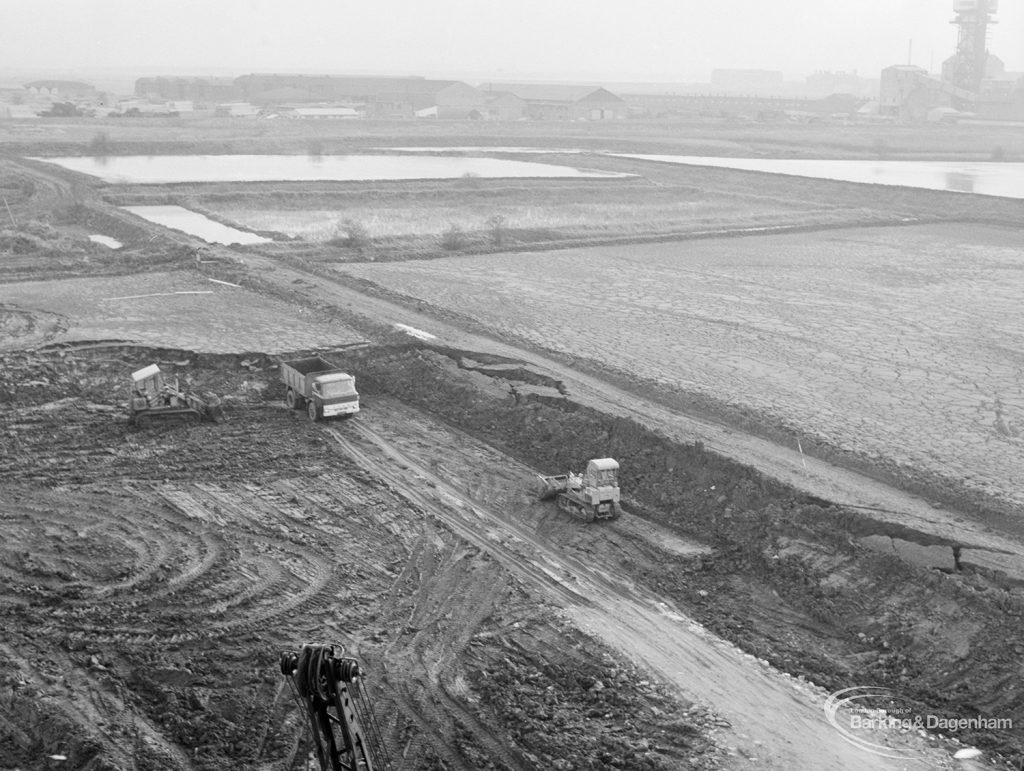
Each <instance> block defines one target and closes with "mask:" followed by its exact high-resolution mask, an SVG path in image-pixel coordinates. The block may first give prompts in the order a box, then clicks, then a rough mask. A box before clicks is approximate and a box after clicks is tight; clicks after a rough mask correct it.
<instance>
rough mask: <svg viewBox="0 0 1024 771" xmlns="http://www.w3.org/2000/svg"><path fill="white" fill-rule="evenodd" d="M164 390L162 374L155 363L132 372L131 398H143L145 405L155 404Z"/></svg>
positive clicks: (151, 405) (152, 405)
mask: <svg viewBox="0 0 1024 771" xmlns="http://www.w3.org/2000/svg"><path fill="white" fill-rule="evenodd" d="M163 390H164V375H163V373H162V372H161V371H160V368H159V367H158V366H157V365H156V364H150V365H149V366H148V367H143V368H142V369H140V370H136V371H135V372H133V373H132V399H133V400H135V399H145V400H146V406H148V407H155V406H157V405H158V404H159V403H160V401H161V399H162V397H163Z"/></svg>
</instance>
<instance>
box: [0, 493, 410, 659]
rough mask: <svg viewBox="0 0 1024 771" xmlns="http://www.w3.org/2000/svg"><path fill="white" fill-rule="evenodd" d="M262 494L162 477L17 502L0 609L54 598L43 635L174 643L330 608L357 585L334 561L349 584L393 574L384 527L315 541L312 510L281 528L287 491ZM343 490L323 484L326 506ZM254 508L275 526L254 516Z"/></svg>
mask: <svg viewBox="0 0 1024 771" xmlns="http://www.w3.org/2000/svg"><path fill="white" fill-rule="evenodd" d="M257 492H258V493H259V494H258V495H257V494H255V493H254V492H253V491H251V490H250V491H246V490H241V491H239V490H237V489H226V488H221V487H219V486H217V485H214V484H210V483H193V484H192V485H167V484H165V485H139V486H132V487H126V488H124V490H123V492H122V493H121V494H118V495H117V496H114V497H111V496H107V495H102V496H100V497H98V498H96V499H93V498H92V496H88V497H83V498H80V499H79V500H77V501H75V502H74V503H72V505H70V506H69V505H67V503H64V502H62V503H63V505H61V503H58V497H59V496H55V497H54V498H53V500H52V502H53V503H54V504H56V505H47V504H48V503H50V502H51V501H38V500H35V501H15V502H13V503H12V504H11V505H10V506H9V507H8V508H7V510H6V511H5V512H4V513H3V516H2V520H0V521H2V522H3V523H4V525H5V529H7V531H8V534H9V535H10V538H9V539H7V541H6V542H5V543H6V544H16V545H10V546H5V544H0V580H2V581H3V584H4V591H3V592H2V593H0V611H3V610H10V609H12V608H15V607H21V608H24V609H31V610H33V611H34V610H35V608H37V607H39V603H40V602H43V603H44V604H52V605H53V607H52V608H51V609H50V610H49V611H48V612H47V613H45V614H40V618H39V621H40V623H39V625H38V631H39V633H41V634H43V635H46V636H49V637H54V638H60V639H65V638H66V639H67V640H69V641H70V642H71V643H72V644H75V645H78V644H85V643H88V644H89V645H106V644H116V643H127V644H141V643H148V642H170V643H181V642H188V641H195V640H200V639H212V638H218V637H224V636H228V635H238V634H240V633H244V632H248V631H253V630H256V629H259V628H261V627H264V626H265V625H266V624H267V623H269V622H271V621H272V620H273V619H276V618H279V617H281V616H283V615H287V614H289V613H293V612H295V611H296V610H297V609H300V608H301V609H302V612H303V614H318V613H327V612H328V611H329V610H330V609H331V608H333V606H334V605H335V604H336V603H337V602H338V598H339V597H343V596H345V595H346V594H348V593H349V591H350V590H351V584H352V583H353V574H352V572H349V573H348V574H346V572H345V571H344V570H342V569H340V568H339V565H343V566H344V565H347V566H350V567H352V566H354V567H355V568H356V570H355V576H354V578H355V581H356V582H361V581H363V580H364V579H365V578H370V579H372V580H374V581H376V582H379V581H380V580H382V579H385V580H386V579H388V578H389V577H390V575H391V574H390V572H389V571H388V570H387V569H386V568H382V567H379V566H377V565H375V564H373V556H374V554H381V553H384V554H386V553H388V546H387V545H386V544H385V542H384V540H383V539H384V537H385V536H386V534H385V536H381V537H379V538H378V539H376V540H378V541H379V548H377V547H376V546H375V547H373V548H367V544H365V543H360V541H361V539H353V538H340V539H334V540H331V541H330V542H329V543H328V544H325V545H323V546H320V545H319V540H318V539H322V538H323V533H322V532H321V530H320V526H319V522H318V519H317V518H315V517H314V518H313V519H312V520H311V521H310V523H309V524H308V525H305V524H304V525H303V526H302V528H301V529H300V528H284V527H283V526H281V525H280V523H282V522H286V521H294V515H295V514H296V511H295V507H294V506H293V505H292V504H291V503H290V502H289V500H288V498H286V497H285V496H284V495H283V494H282V493H279V492H276V491H274V490H267V489H259V490H258V491H257ZM347 493H351V491H350V490H346V486H344V485H338V486H334V487H330V486H328V489H327V491H326V492H325V493H324V497H326V499H327V500H324V501H323V504H324V505H326V507H327V508H326V510H327V511H331V510H332V508H333V509H338V508H340V504H342V503H343V502H344V501H345V500H346V498H345V497H344V496H345V495H346V494H347ZM331 503H333V504H334V505H333V506H331V505H330V504H331ZM275 504H276V505H275ZM261 508H262V509H263V514H264V519H266V520H268V521H269V522H272V523H276V525H273V526H268V525H267V524H265V523H264V522H261V521H260V517H259V516H256V517H254V516H253V512H254V511H259V510H260V509H261ZM282 510H284V511H282ZM289 510H291V514H292V517H289V516H288V515H287V514H286V513H284V512H285V511H289ZM281 529H284V530H286V531H287V532H283V533H282V532H281ZM336 542H337V543H338V544H339V546H340V551H341V552H342V554H339V553H338V551H337V550H335V549H334V548H333V546H334V544H335V543H336ZM342 556H343V557H344V558H343V559H339V557H342ZM47 598H51V599H47ZM54 603H55V604H54Z"/></svg>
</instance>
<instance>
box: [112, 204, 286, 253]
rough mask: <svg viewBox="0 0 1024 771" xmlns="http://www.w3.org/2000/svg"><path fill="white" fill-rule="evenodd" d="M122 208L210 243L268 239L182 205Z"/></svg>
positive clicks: (247, 242) (259, 242)
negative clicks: (212, 218) (216, 220)
mask: <svg viewBox="0 0 1024 771" xmlns="http://www.w3.org/2000/svg"><path fill="white" fill-rule="evenodd" d="M124 209H125V211H130V212H131V213H132V214H137V215H138V216H140V217H142V218H143V219H146V220H149V221H150V222H154V223H156V224H157V225H163V226H164V227H165V228H172V229H173V230H180V231H181V232H183V233H188V234H189V235H193V236H198V237H199V238H201V239H203V240H204V241H206V242H207V243H210V244H225V245H227V244H262V243H266V242H267V241H269V240H270V239H269V238H264V237H263V236H258V235H256V234H255V233H247V232H246V231H244V230H239V229H238V228H233V227H231V226H229V225H223V224H221V223H220V222H215V221H214V220H211V219H210V218H209V217H206V216H204V215H202V214H200V213H199V212H194V211H191V210H190V209H186V208H185V207H184V206H173V205H160V206H125V207H124Z"/></svg>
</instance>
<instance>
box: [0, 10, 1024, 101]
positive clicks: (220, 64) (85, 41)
mask: <svg viewBox="0 0 1024 771" xmlns="http://www.w3.org/2000/svg"><path fill="white" fill-rule="evenodd" d="M952 6H953V2H952V0H774V1H773V0H705V2H693V1H691V0H590V1H589V2H588V1H586V0H360V1H359V2H354V1H353V0H0V80H2V79H5V74H8V75H9V74H10V73H14V72H23V71H27V70H38V69H52V70H60V71H65V72H70V71H84V70H95V69H98V68H103V69H109V68H127V69H128V70H130V71H133V72H134V73H137V74H147V73H149V74H152V73H155V72H163V73H167V74H173V73H175V72H197V71H202V70H218V71H221V72H225V73H228V72H231V73H245V72H274V71H278V72H285V71H288V72H311V73H312V72H345V71H352V72H356V71H358V72H381V73H401V74H413V73H416V74H451V75H464V76H469V75H473V76H478V77H480V78H482V79H483V78H489V77H495V78H501V77H506V78H507V77H513V76H516V75H529V74H534V75H560V76H572V77H578V78H583V77H588V78H594V79H604V80H613V79H616V78H618V79H650V80H702V81H706V80H707V79H708V76H709V74H710V72H711V70H712V69H714V68H716V67H720V68H730V67H732V68H760V69H774V70H782V71H783V72H785V73H786V75H787V77H792V78H794V79H796V78H799V77H802V76H803V75H806V74H809V73H811V72H813V71H815V70H821V69H828V70H857V71H858V74H860V75H863V76H866V77H877V76H878V73H879V71H880V70H881V68H882V67H884V66H887V65H889V64H902V63H906V61H907V56H908V43H909V41H910V40H911V39H912V40H913V58H912V61H913V63H914V64H918V65H921V66H923V67H932V68H934V69H938V67H939V65H940V63H941V62H942V60H943V59H945V58H946V57H947V56H949V55H951V54H952V53H953V50H954V47H955V44H956V28H955V27H954V26H953V25H951V24H950V23H949V22H950V21H951V20H952V18H953V10H952ZM1002 6H1003V8H1002V9H1001V10H1000V13H999V14H998V16H997V21H998V22H999V23H998V24H997V25H995V26H994V27H993V28H992V35H991V37H990V44H989V49H990V50H991V51H992V52H993V53H995V54H997V55H998V56H1000V57H1001V58H1002V59H1003V61H1004V62H1006V65H1007V68H1008V69H1010V70H1016V71H1022V70H1024V1H1022V0H1003V2H1002Z"/></svg>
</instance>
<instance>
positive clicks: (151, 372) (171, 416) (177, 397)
mask: <svg viewBox="0 0 1024 771" xmlns="http://www.w3.org/2000/svg"><path fill="white" fill-rule="evenodd" d="M223 418H224V413H223V410H222V409H221V403H220V399H218V398H217V397H216V396H213V395H212V394H209V395H206V396H205V398H200V397H199V396H197V395H195V394H193V393H191V392H186V391H183V390H182V389H181V387H180V386H179V385H178V379H177V378H175V379H174V385H171V384H170V383H168V382H167V381H166V380H165V379H164V374H163V372H161V371H160V367H158V366H157V365H156V364H150V365H149V366H148V367H143V368H142V369H140V370H136V371H135V372H133V373H132V384H131V395H130V396H129V397H128V423H129V424H131V425H133V426H146V425H149V424H150V423H152V422H154V421H183V422H190V423H198V422H199V421H200V420H212V421H213V422H214V423H220V422H221V420H223Z"/></svg>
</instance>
